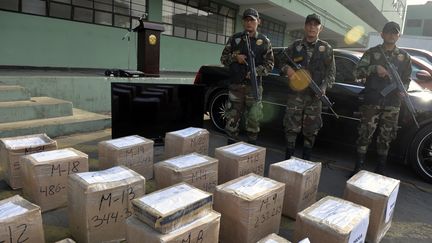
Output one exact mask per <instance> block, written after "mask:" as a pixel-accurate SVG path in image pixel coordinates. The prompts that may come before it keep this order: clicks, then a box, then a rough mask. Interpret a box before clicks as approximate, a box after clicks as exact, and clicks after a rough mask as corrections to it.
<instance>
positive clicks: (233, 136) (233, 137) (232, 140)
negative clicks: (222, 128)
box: [227, 132, 240, 145]
mask: <svg viewBox="0 0 432 243" xmlns="http://www.w3.org/2000/svg"><path fill="white" fill-rule="evenodd" d="M227 135H228V139H227V145H231V144H233V143H237V141H239V140H240V139H239V136H238V134H236V133H231V132H227Z"/></svg>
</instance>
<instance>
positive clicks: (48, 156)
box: [29, 149, 79, 163]
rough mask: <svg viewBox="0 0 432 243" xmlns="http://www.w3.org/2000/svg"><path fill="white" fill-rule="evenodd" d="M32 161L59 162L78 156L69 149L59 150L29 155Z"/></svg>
mask: <svg viewBox="0 0 432 243" xmlns="http://www.w3.org/2000/svg"><path fill="white" fill-rule="evenodd" d="M29 156H31V157H32V158H33V159H35V160H36V162H40V163H42V162H47V161H51V160H60V159H66V158H69V157H76V156H79V155H78V154H77V153H75V152H74V151H72V150H69V149H59V150H52V151H46V152H40V153H35V154H31V155H29Z"/></svg>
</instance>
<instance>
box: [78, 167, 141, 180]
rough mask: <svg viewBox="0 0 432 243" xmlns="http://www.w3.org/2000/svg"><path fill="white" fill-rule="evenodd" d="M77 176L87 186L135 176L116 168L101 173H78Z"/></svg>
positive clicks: (125, 170)
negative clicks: (87, 184)
mask: <svg viewBox="0 0 432 243" xmlns="http://www.w3.org/2000/svg"><path fill="white" fill-rule="evenodd" d="M77 175H78V176H79V177H81V178H82V179H83V180H85V181H86V182H87V183H89V184H94V183H107V182H115V181H120V180H124V179H128V178H131V177H134V176H135V175H134V174H132V173H131V172H130V171H129V170H127V169H124V168H122V167H118V166H116V167H112V168H110V169H106V170H103V171H96V172H83V173H78V174H77Z"/></svg>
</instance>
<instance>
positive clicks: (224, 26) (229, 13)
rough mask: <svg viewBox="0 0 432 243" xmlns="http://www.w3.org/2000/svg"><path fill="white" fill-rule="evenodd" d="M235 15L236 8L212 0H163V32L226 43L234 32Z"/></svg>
mask: <svg viewBox="0 0 432 243" xmlns="http://www.w3.org/2000/svg"><path fill="white" fill-rule="evenodd" d="M235 15H236V10H235V9H233V8H230V7H228V6H225V5H223V4H220V3H216V2H212V1H208V0H204V1H203V0H201V1H200V0H163V5H162V22H163V23H164V25H165V32H163V34H165V35H172V36H176V37H182V38H187V39H192V40H199V41H205V42H212V43H218V44H225V43H226V42H227V41H228V38H229V37H230V36H231V35H233V34H234V22H235Z"/></svg>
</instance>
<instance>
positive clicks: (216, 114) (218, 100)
mask: <svg viewBox="0 0 432 243" xmlns="http://www.w3.org/2000/svg"><path fill="white" fill-rule="evenodd" d="M227 102H228V90H219V91H217V92H216V93H215V94H214V95H212V96H211V100H210V107H209V113H210V119H211V121H212V124H213V126H214V127H215V128H216V129H217V130H219V131H224V129H225V123H226V121H225V113H226V109H227Z"/></svg>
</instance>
